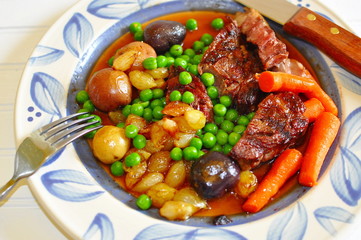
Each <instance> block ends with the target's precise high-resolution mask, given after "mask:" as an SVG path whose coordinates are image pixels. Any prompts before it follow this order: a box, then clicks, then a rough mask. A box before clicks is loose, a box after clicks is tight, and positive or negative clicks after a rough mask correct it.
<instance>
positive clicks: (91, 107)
mask: <svg viewBox="0 0 361 240" xmlns="http://www.w3.org/2000/svg"><path fill="white" fill-rule="evenodd" d="M83 108H84V109H86V110H87V111H88V112H91V113H92V112H94V111H95V106H94V104H93V102H92V101H91V100H87V101H85V103H84V104H83Z"/></svg>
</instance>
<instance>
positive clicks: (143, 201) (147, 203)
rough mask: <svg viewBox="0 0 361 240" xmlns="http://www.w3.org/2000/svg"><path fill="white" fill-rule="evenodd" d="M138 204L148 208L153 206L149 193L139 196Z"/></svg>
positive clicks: (140, 206) (141, 207) (143, 208)
mask: <svg viewBox="0 0 361 240" xmlns="http://www.w3.org/2000/svg"><path fill="white" fill-rule="evenodd" d="M136 204H137V206H138V207H139V208H140V209H142V210H147V209H149V208H150V207H151V206H152V199H151V198H150V197H149V196H148V195H146V194H142V195H140V196H139V197H138V198H137V201H136Z"/></svg>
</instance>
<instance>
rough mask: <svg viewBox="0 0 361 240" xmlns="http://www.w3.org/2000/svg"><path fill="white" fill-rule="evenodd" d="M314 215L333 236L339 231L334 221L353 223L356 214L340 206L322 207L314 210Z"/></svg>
mask: <svg viewBox="0 0 361 240" xmlns="http://www.w3.org/2000/svg"><path fill="white" fill-rule="evenodd" d="M314 215H315V217H316V219H317V221H318V222H319V223H320V224H321V226H322V227H323V228H324V229H325V230H326V231H327V232H329V233H330V234H331V235H332V236H335V235H336V233H337V230H336V228H335V227H334V225H333V224H332V221H338V222H343V223H352V222H353V220H354V214H352V213H350V212H348V211H347V210H345V209H343V208H340V207H321V208H318V209H317V210H316V211H315V212H314Z"/></svg>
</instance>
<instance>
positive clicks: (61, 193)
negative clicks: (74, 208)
mask: <svg viewBox="0 0 361 240" xmlns="http://www.w3.org/2000/svg"><path fill="white" fill-rule="evenodd" d="M41 181H42V183H43V185H44V186H45V188H46V189H47V190H48V191H49V193H51V194H52V195H54V196H55V197H58V198H60V199H62V200H64V201H70V202H84V201H90V200H92V199H95V198H97V197H99V196H100V195H102V194H103V193H104V191H97V190H92V188H91V187H93V186H96V184H95V182H93V181H92V180H90V179H89V178H88V177H87V176H86V175H85V174H84V173H83V172H80V171H75V170H66V169H60V170H56V171H50V172H47V173H45V174H44V175H42V176H41ZM78 186H79V187H78ZM82 186H90V189H84V188H82Z"/></svg>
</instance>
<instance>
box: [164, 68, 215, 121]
mask: <svg viewBox="0 0 361 240" xmlns="http://www.w3.org/2000/svg"><path fill="white" fill-rule="evenodd" d="M183 71H185V70H184V68H182V67H179V66H178V67H174V66H172V67H171V68H170V74H169V78H168V80H167V86H166V89H167V93H166V101H168V102H169V95H170V93H171V92H172V91H174V90H178V91H179V92H181V93H182V94H183V93H184V92H185V91H189V92H191V93H193V95H194V97H195V100H194V101H193V102H192V103H191V104H190V106H191V107H193V108H194V109H196V110H199V111H201V112H203V113H204V115H205V116H206V119H207V121H209V122H210V121H212V120H213V104H212V101H211V99H210V98H209V96H208V94H207V89H206V87H205V86H204V84H203V83H202V81H201V80H200V79H199V78H198V77H196V76H194V75H193V74H191V75H192V82H191V83H190V84H187V85H182V84H180V83H179V74H180V73H181V72H183Z"/></svg>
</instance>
